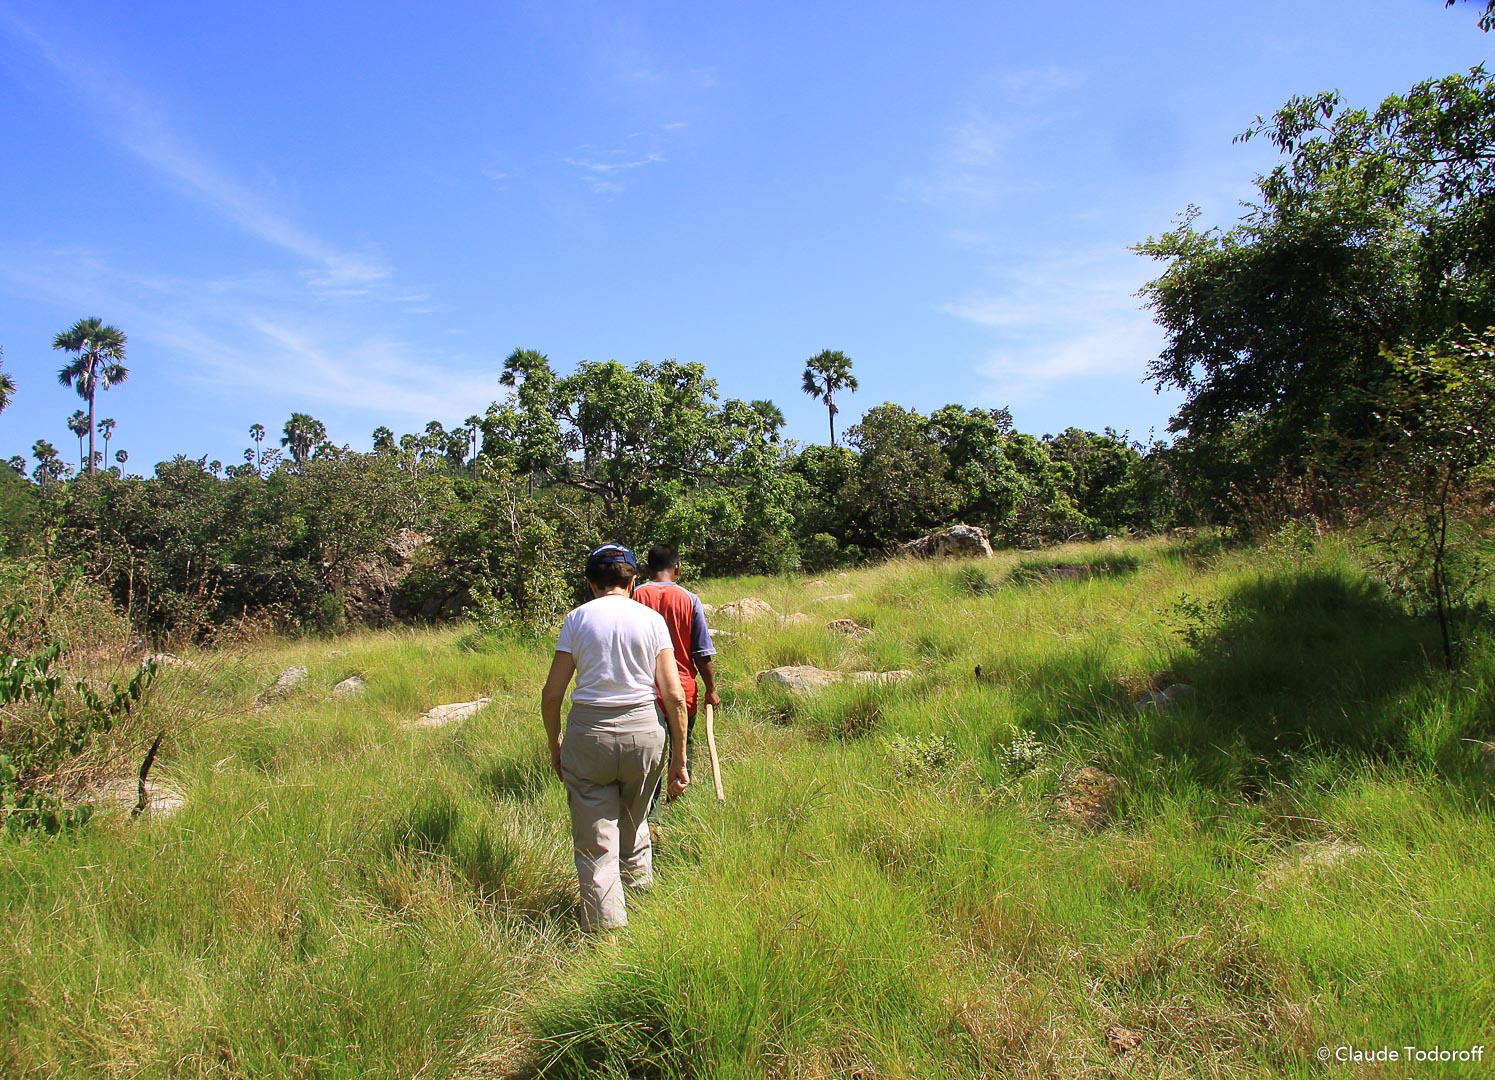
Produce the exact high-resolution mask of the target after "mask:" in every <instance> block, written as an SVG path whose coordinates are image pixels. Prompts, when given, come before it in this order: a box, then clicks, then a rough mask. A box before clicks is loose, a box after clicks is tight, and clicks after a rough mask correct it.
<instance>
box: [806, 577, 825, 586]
mask: <svg viewBox="0 0 1495 1080" xmlns="http://www.w3.org/2000/svg"><path fill="white" fill-rule="evenodd" d="M829 585H830V582H829V581H826V580H825V578H814V579H813V580H811V581H807V582H805V588H807V589H824V588H826V587H827V586H829Z"/></svg>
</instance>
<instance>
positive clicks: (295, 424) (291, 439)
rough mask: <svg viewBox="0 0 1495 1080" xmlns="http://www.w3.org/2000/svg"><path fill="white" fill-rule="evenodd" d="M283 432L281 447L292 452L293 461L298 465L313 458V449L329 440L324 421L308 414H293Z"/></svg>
mask: <svg viewBox="0 0 1495 1080" xmlns="http://www.w3.org/2000/svg"><path fill="white" fill-rule="evenodd" d="M283 430H284V433H285V434H284V436H283V437H282V438H281V440H280V445H281V446H284V447H285V448H286V449H287V450H289V451H290V452H291V460H292V461H294V462H295V463H296V464H297V465H300V464H301V463H302V462H304V461H306V459H307V458H309V457H311V452H312V449H313V448H314V447H316V446H319V445H320V444H321V443H322V442H323V441H325V440H326V438H327V428H326V427H325V426H323V424H322V421H320V420H315V419H313V418H312V417H310V416H307V415H306V413H299V412H298V413H291V418H290V419H289V420H287V421H286V424H285V428H284V429H283Z"/></svg>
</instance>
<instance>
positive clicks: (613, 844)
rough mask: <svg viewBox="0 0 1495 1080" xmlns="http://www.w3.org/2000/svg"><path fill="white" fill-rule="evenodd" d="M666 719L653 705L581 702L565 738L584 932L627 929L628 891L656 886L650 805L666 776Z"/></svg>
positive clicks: (564, 762)
mask: <svg viewBox="0 0 1495 1080" xmlns="http://www.w3.org/2000/svg"><path fill="white" fill-rule="evenodd" d="M664 751H665V719H664V713H663V712H662V711H661V710H660V709H659V707H658V706H657V705H656V704H655V703H654V702H652V701H650V702H647V703H645V704H643V705H627V706H621V707H608V706H599V705H582V704H573V705H572V706H571V712H570V714H569V715H568V716H567V718H566V732H565V735H564V736H563V737H562V739H561V772H562V774H564V776H565V778H566V793H567V796H568V798H569V801H570V804H571V841H572V845H573V846H574V847H575V849H576V878H577V883H578V885H579V886H580V891H581V913H580V921H581V928H582V929H583V930H586V931H589V932H590V931H593V930H607V929H611V928H612V927H615V926H624V925H626V924H627V922H628V913H627V911H626V908H625V905H624V902H623V890H624V887H625V886H630V887H633V888H640V889H641V888H647V887H648V886H649V884H650V883H651V882H652V881H653V877H654V865H653V850H652V849H651V847H650V844H649V821H648V813H649V800H650V798H651V797H652V796H653V794H654V791H655V789H656V788H658V786H659V779H660V776H661V775H662V774H663V772H664Z"/></svg>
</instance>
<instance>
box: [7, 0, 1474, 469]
mask: <svg viewBox="0 0 1495 1080" xmlns="http://www.w3.org/2000/svg"><path fill="white" fill-rule="evenodd" d="M1476 15H1477V12H1476V10H1475V9H1474V8H1473V7H1466V8H1464V9H1463V10H1455V11H1445V10H1444V7H1443V2H1442V0H1356V2H1353V3H1351V2H1327V0H1325V2H1318V3H1303V2H1301V0H1261V2H1249V3H1236V4H1224V3H1199V2H1197V0H1194V2H1188V3H1185V2H1172V0H1159V2H1147V0H1143V2H1139V3H1133V4H1125V5H1123V4H1117V3H1115V2H1114V0H1112V2H1105V3H1102V2H1098V0H1096V2H1091V0H1084V2H1074V3H1068V4H1042V3H1023V4H1015V3H1000V2H992V0H987V2H968V0H951V2H947V3H939V4H927V5H913V4H908V3H881V2H875V0H870V2H868V0H864V2H860V3H855V4H853V3H839V2H837V3H815V2H811V3H796V4H787V3H782V2H779V0H759V2H756V3H752V4H736V3H730V4H720V5H712V4H706V5H702V4H680V3H673V2H655V3H635V2H629V0H618V2H612V3H570V2H565V0H556V2H550V3H538V2H534V3H531V2H519V3H493V2H489V3H475V2H466V0H453V2H450V3H445V4H432V5H410V4H403V3H387V2H379V0H363V2H360V3H349V2H341V0H331V2H323V3H317V4H303V3H296V4H290V3H282V2H278V0H262V2H259V3H255V4H247V3H225V4H202V3H192V4H188V3H182V2H177V0H153V2H152V3H150V4H124V3H118V2H115V3H99V2H90V0H79V2H75V3H67V4H58V3H55V2H34V0H0V95H3V97H0V103H3V106H0V146H3V147H4V167H3V169H0V347H3V349H4V355H5V370H6V371H7V372H8V373H9V374H10V375H11V376H12V378H14V379H15V380H16V382H17V383H18V384H19V388H18V393H17V395H16V397H15V399H14V401H13V403H12V405H11V407H10V408H9V409H8V410H7V411H6V412H5V413H4V414H0V457H8V456H10V455H11V454H17V453H20V454H27V455H29V451H30V447H31V445H32V443H33V442H34V441H35V440H36V439H38V438H46V439H49V440H51V441H52V442H53V443H54V444H56V445H57V447H58V448H59V450H60V451H62V452H63V456H64V459H72V460H74V461H75V460H76V447H77V442H76V440H75V439H73V437H72V436H71V435H70V433H69V432H68V430H67V428H66V423H65V422H66V418H67V416H68V415H69V414H71V413H72V411H73V410H74V409H76V408H78V407H79V406H80V404H81V402H80V401H79V400H78V399H77V397H76V396H75V395H74V394H73V393H72V392H71V391H68V390H66V389H64V388H62V387H60V386H58V385H57V379H56V374H57V370H58V369H59V368H60V367H61V366H62V364H63V362H64V359H65V358H64V357H63V355H62V354H60V353H54V352H53V351H52V349H51V341H52V338H53V337H54V336H55V335H56V333H57V332H58V331H60V330H62V329H64V328H66V327H67V326H70V325H71V324H72V323H74V322H75V321H77V320H78V319H79V318H82V317H84V316H93V315H97V316H99V317H101V318H103V319H104V320H105V321H106V322H110V323H113V324H114V325H116V326H118V327H120V328H121V329H123V330H124V331H125V332H126V333H127V334H128V336H129V347H128V366H129V368H130V377H129V380H128V381H127V382H126V383H125V384H123V385H122V386H120V387H118V388H116V389H114V390H111V391H109V392H108V393H106V394H103V395H102V396H101V397H100V403H99V415H100V416H111V417H113V418H115V419H116V420H117V421H118V427H117V429H116V431H115V435H114V443H113V446H114V447H115V448H118V447H124V448H125V449H127V450H128V451H129V453H130V463H129V467H130V469H131V470H132V471H148V470H149V469H150V467H151V465H153V464H154V462H156V461H158V460H161V459H163V458H166V457H169V456H171V455H172V454H175V453H179V452H183V453H187V454H189V455H191V456H194V457H196V456H201V455H207V456H208V457H210V458H218V459H221V460H223V461H224V462H225V463H232V462H236V461H238V460H240V455H241V453H242V450H243V448H244V447H245V446H247V445H248V442H249V440H248V437H247V429H248V427H249V425H250V424H252V423H256V422H258V423H262V424H264V425H265V426H266V427H267V428H268V429H270V430H271V431H272V432H273V433H274V435H273V436H272V439H273V438H275V437H278V435H279V431H280V428H281V426H282V425H283V423H284V422H285V420H286V418H288V417H289V416H290V414H291V413H292V412H293V411H300V412H307V413H311V414H312V415H313V416H315V417H317V418H318V419H320V420H322V421H323V422H324V423H325V424H326V425H327V427H328V430H329V434H330V435H331V437H332V439H333V440H334V441H335V442H338V443H347V444H350V445H351V446H353V447H354V448H355V449H367V448H368V446H369V443H370V433H371V432H372V431H373V429H374V428H375V427H376V426H378V425H380V424H384V425H387V426H389V427H391V428H393V429H394V430H395V431H396V432H397V433H399V432H405V431H418V430H420V429H422V428H423V427H424V426H425V423H426V422H427V421H428V420H431V419H436V420H440V421H441V422H442V423H444V424H446V425H448V426H452V425H454V424H457V423H460V422H461V421H462V420H463V419H465V418H466V417H467V416H468V415H470V414H474V413H481V412H482V411H483V410H484V408H486V406H487V404H488V403H489V402H490V401H492V400H494V399H495V398H496V397H499V396H501V394H502V391H501V388H500V387H499V386H498V384H497V375H498V373H499V371H500V369H501V365H502V362H503V359H504V357H505V356H506V355H507V354H508V353H509V352H510V351H511V350H512V349H514V348H515V347H526V348H535V349H539V350H541V351H542V352H545V353H547V354H548V355H549V357H550V359H551V361H552V363H553V364H554V365H555V366H556V368H557V369H558V370H560V371H562V372H566V371H569V370H571V369H572V368H573V367H574V366H575V365H576V364H577V363H578V362H580V361H582V360H607V359H615V360H619V361H621V362H623V363H626V364H630V365H631V364H633V363H636V362H638V361H640V360H653V361H659V360H665V359H677V360H681V361H700V362H702V363H704V364H705V365H706V366H707V368H708V369H709V372H710V374H711V375H712V376H713V377H714V378H716V379H717V380H718V382H719V383H720V388H721V391H722V394H723V396H724V397H725V396H732V397H741V398H746V399H751V398H771V399H772V400H773V401H774V402H775V403H777V404H778V405H779V407H780V408H781V409H783V411H784V413H785V414H786V416H787V418H788V422H789V423H788V434H789V435H790V436H791V437H793V438H796V439H799V440H801V441H806V442H810V441H824V440H825V437H826V435H825V413H824V410H823V408H821V407H820V406H819V405H817V404H816V403H815V402H813V401H811V400H810V399H808V398H807V397H805V395H804V394H803V393H802V392H801V391H800V389H799V382H800V372H801V371H802V370H803V366H804V361H805V359H806V358H807V357H809V356H810V355H812V354H814V353H816V352H818V351H819V350H821V349H826V348H831V349H840V350H842V351H844V352H845V353H847V354H848V355H849V356H850V357H851V358H852V361H853V364H854V366H855V372H856V374H857V377H858V378H859V380H860V382H861V390H860V392H859V393H857V394H855V395H851V396H849V397H847V398H845V399H844V401H843V402H842V415H841V417H840V420H839V425H838V426H844V425H846V424H849V423H851V422H853V421H854V420H855V419H856V417H858V416H860V415H861V413H862V412H863V411H864V410H865V409H867V408H870V407H872V406H873V405H876V404H878V403H880V402H882V401H888V400H890V401H895V402H898V403H899V404H902V405H905V406H908V407H912V408H917V409H919V410H921V411H928V410H930V409H933V408H937V407H939V406H940V405H943V404H945V403H947V402H956V403H960V404H964V405H979V406H996V405H1006V406H1008V407H1010V408H1011V409H1012V411H1013V414H1014V416H1015V418H1016V421H1017V425H1018V427H1019V428H1020V429H1022V430H1024V431H1029V432H1032V433H1034V434H1043V433H1045V432H1057V431H1059V430H1060V429H1062V428H1064V427H1066V426H1068V425H1071V424H1075V425H1079V426H1081V427H1086V428H1091V429H1097V430H1098V429H1099V428H1101V427H1103V426H1105V425H1108V424H1109V425H1111V426H1114V427H1117V428H1119V429H1127V430H1129V431H1130V432H1131V433H1132V434H1133V436H1135V437H1145V436H1146V435H1147V433H1148V431H1149V430H1150V429H1156V430H1157V432H1158V433H1160V434H1161V433H1162V432H1163V431H1164V429H1165V428H1166V424H1167V419H1168V417H1169V415H1170V414H1171V412H1172V410H1173V407H1174V406H1175V404H1176V403H1177V399H1176V397H1174V396H1172V395H1170V394H1166V393H1165V394H1162V395H1159V394H1157V393H1155V392H1154V390H1153V388H1152V387H1151V386H1149V385H1146V384H1145V383H1144V381H1143V378H1144V374H1145V369H1146V365H1147V363H1148V361H1149V360H1150V359H1151V358H1152V357H1153V356H1155V355H1156V353H1157V351H1158V349H1159V347H1160V340H1161V339H1160V335H1159V333H1158V332H1157V330H1156V328H1155V327H1153V325H1152V323H1151V321H1150V320H1149V318H1148V316H1147V314H1146V313H1145V312H1144V311H1142V310H1141V308H1140V306H1139V302H1138V301H1137V299H1136V297H1135V295H1134V294H1135V292H1136V290H1137V289H1138V288H1139V287H1140V286H1141V285H1142V284H1143V283H1144V282H1145V281H1146V280H1148V278H1149V277H1150V276H1152V275H1153V273H1154V270H1155V268H1154V267H1153V266H1152V265H1151V264H1149V263H1148V262H1147V261H1146V260H1144V259H1143V258H1141V257H1140V256H1138V255H1136V254H1133V253H1131V252H1130V251H1128V246H1129V245H1132V244H1135V243H1137V242H1138V241H1140V240H1142V239H1144V238H1145V237H1147V236H1148V235H1149V234H1155V233H1159V232H1161V231H1163V230H1165V229H1166V228H1168V227H1169V225H1170V224H1171V222H1172V221H1173V220H1174V219H1175V217H1176V216H1177V215H1178V214H1179V212H1181V211H1182V210H1183V209H1184V207H1185V206H1186V205H1188V204H1189V203H1194V204H1197V205H1198V206H1200V207H1201V208H1202V210H1203V221H1204V222H1205V223H1208V224H1229V223H1230V222H1231V221H1232V220H1233V219H1234V217H1235V215H1236V213H1237V210H1238V206H1237V204H1238V202H1239V200H1241V199H1243V198H1247V197H1249V196H1250V194H1251V191H1252V188H1251V180H1252V178H1253V176H1254V175H1255V174H1256V173H1257V172H1260V171H1262V170H1264V169H1265V168H1267V167H1268V166H1269V165H1270V164H1271V161H1272V159H1271V156H1270V153H1271V152H1270V148H1269V147H1267V146H1266V145H1265V144H1264V143H1262V142H1260V141H1253V142H1252V143H1250V144H1247V145H1236V144H1233V143H1232V137H1233V136H1234V135H1236V134H1238V133H1239V132H1240V131H1242V130H1243V129H1244V128H1245V127H1246V126H1247V124H1249V123H1250V122H1251V120H1252V119H1253V117H1255V116H1256V115H1257V114H1258V113H1266V112H1270V111H1271V110H1273V109H1275V108H1276V107H1277V106H1278V105H1280V104H1281V103H1282V102H1283V101H1284V100H1286V98H1288V97H1289V96H1291V95H1293V94H1297V93H1311V92H1316V91H1318V90H1323V89H1329V88H1333V87H1338V88H1340V89H1341V90H1343V91H1344V93H1345V94H1346V95H1347V97H1348V98H1349V99H1350V100H1351V101H1352V102H1354V103H1357V104H1366V105H1371V104H1374V103H1375V102H1377V101H1379V100H1380V99H1381V98H1382V97H1384V96H1386V95H1387V94H1389V93H1393V92H1398V91H1402V90H1405V89H1406V88H1408V87H1409V86H1410V85H1412V84H1413V83H1414V82H1416V81H1418V80H1419V79H1422V78H1425V77H1428V76H1432V75H1440V74H1445V73H1448V72H1450V71H1455V70H1461V69H1467V68H1468V67H1471V66H1473V65H1474V64H1476V63H1480V62H1482V61H1483V60H1485V58H1486V57H1487V56H1488V55H1489V53H1490V50H1491V47H1492V46H1495V35H1492V36H1486V35H1484V34H1481V33H1480V32H1479V30H1478V28H1477V26H1476V25H1475V19H1476Z"/></svg>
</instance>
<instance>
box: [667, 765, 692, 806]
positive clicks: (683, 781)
mask: <svg viewBox="0 0 1495 1080" xmlns="http://www.w3.org/2000/svg"><path fill="white" fill-rule="evenodd" d="M688 787H690V773H689V772H688V771H687V770H686V768H685V763H684V762H683V761H682V762H681V763H680V764H679V765H671V766H670V780H669V783H668V785H666V787H665V799H666V800H667V801H668V802H674V801H675V800H676V799H678V798H679V797H680V793H681V792H682V791H684V790H685V789H686V788H688Z"/></svg>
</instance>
